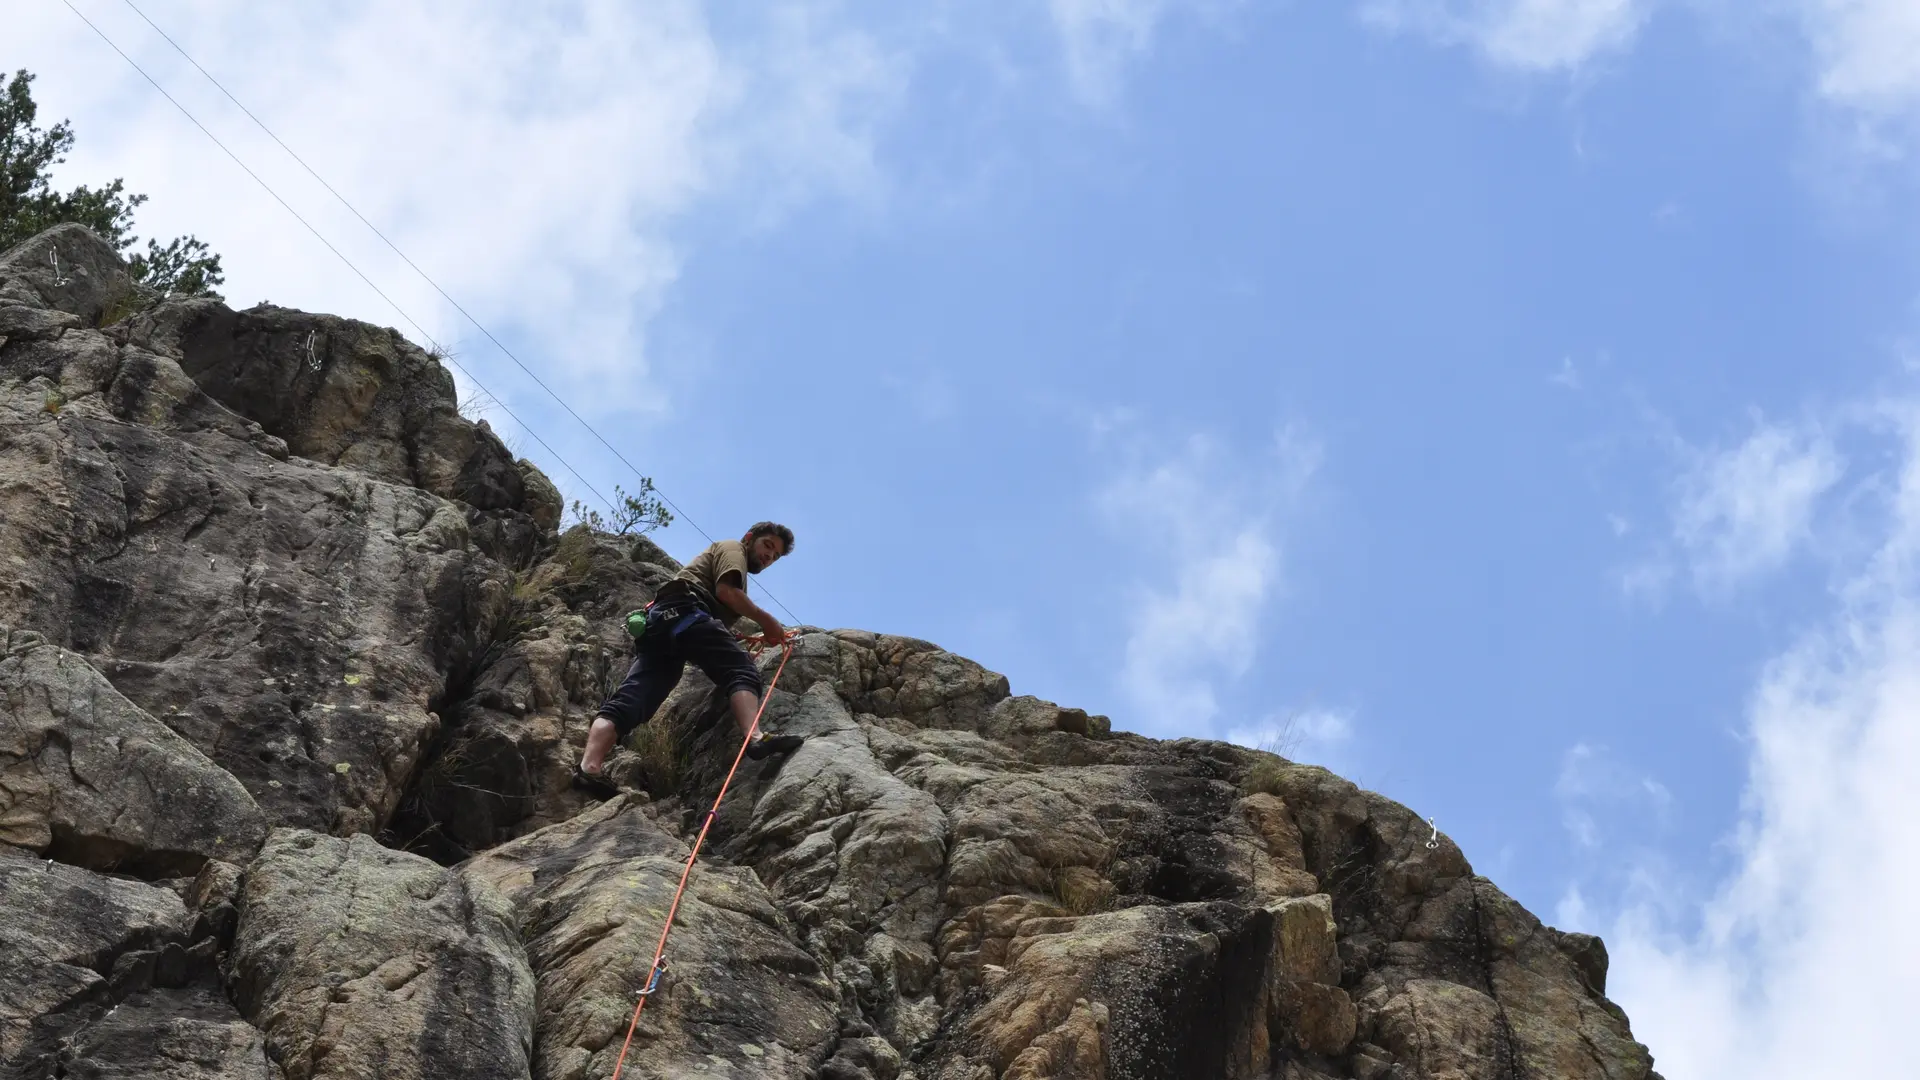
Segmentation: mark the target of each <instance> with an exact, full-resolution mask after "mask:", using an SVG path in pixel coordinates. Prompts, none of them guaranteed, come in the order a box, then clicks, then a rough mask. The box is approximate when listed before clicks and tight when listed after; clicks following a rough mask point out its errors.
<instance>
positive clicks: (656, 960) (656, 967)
mask: <svg viewBox="0 0 1920 1080" xmlns="http://www.w3.org/2000/svg"><path fill="white" fill-rule="evenodd" d="M740 640H741V641H743V642H745V643H746V644H747V646H748V649H749V651H750V652H753V653H756V654H757V653H759V652H760V651H761V650H763V649H765V648H767V647H768V646H769V645H772V644H773V642H771V641H768V640H767V639H766V638H765V637H764V636H759V635H756V636H753V637H743V638H741V639H740ZM792 657H793V637H792V635H788V637H787V638H786V640H784V641H782V642H780V666H779V667H777V668H775V669H774V672H773V678H772V679H771V680H770V681H768V683H767V693H766V696H764V697H762V698H761V699H760V707H759V708H758V709H756V710H754V714H753V723H752V724H751V725H750V726H749V727H748V729H747V737H746V738H745V739H742V740H741V742H740V749H739V750H737V751H735V752H734V755H733V767H732V768H730V769H728V770H727V778H726V779H725V780H722V781H721V782H720V794H718V795H715V796H714V797H713V807H712V809H710V810H708V811H707V816H706V820H704V821H702V822H701V823H700V835H698V836H696V837H694V839H693V849H692V850H691V851H689V852H687V865H686V866H685V867H683V868H681V870H680V884H679V886H678V887H677V888H675V889H674V890H673V903H672V904H671V905H670V906H668V908H667V924H666V925H665V926H663V927H661V928H660V943H659V944H658V945H656V946H655V947H654V950H653V965H652V966H651V967H649V968H648V969H647V985H646V988H645V989H644V990H640V991H638V992H637V996H638V997H639V999H640V1001H639V1003H638V1004H636V1005H634V1007H633V1019H632V1020H631V1021H630V1022H629V1023H628V1024H627V1037H626V1040H625V1041H624V1042H622V1043H621V1044H620V1057H619V1059H618V1060H616V1061H615V1062H614V1065H613V1080H620V1073H621V1072H622V1071H623V1070H624V1069H625V1068H626V1065H627V1050H628V1048H630V1047H631V1046H632V1045H633V1033H634V1031H635V1030H636V1029H637V1028H639V1026H640V1013H641V1011H642V1010H643V1009H645V1008H646V1007H647V999H648V998H650V997H652V996H653V995H654V994H655V993H657V992H658V991H659V990H660V977H661V976H663V975H665V974H666V973H667V936H668V935H669V934H672V933H673V920H674V917H675V916H677V915H679V914H680V900H681V897H683V896H685V895H686V892H687V879H688V878H689V877H691V876H693V863H694V860H695V859H698V858H699V857H700V845H702V844H704V843H706V841H707V830H709V829H711V828H713V819H714V818H715V817H716V816H717V815H718V814H719V813H720V801H721V800H722V799H725V798H726V797H727V789H728V788H729V787H732V786H733V777H734V774H735V773H738V772H739V771H740V761H741V759H743V758H745V757H746V756H747V747H748V746H750V745H752V744H753V737H754V736H755V735H757V734H759V732H760V717H761V716H762V715H764V714H765V713H766V711H767V702H769V701H772V700H773V688H774V687H775V686H778V685H779V683H780V673H781V672H783V671H785V670H787V661H788V660H789V659H791V658H792Z"/></svg>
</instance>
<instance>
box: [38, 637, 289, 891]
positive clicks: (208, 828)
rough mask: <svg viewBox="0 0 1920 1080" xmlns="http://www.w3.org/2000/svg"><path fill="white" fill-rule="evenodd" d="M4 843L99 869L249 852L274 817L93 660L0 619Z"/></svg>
mask: <svg viewBox="0 0 1920 1080" xmlns="http://www.w3.org/2000/svg"><path fill="white" fill-rule="evenodd" d="M0 712H4V713H5V714H6V721H7V722H6V725H5V726H3V727H0V843H6V844H12V845H14V846H16V847H21V848H25V849H27V850H29V851H32V852H34V853H36V854H49V855H52V856H53V857H54V858H57V859H59V860H61V861H63V862H69V863H74V864H76V865H79V866H90V867H96V868H100V869H129V870H137V871H143V872H147V873H151V874H183V873H192V872H195V871H197V870H199V869H200V867H201V865H202V864H204V863H205V862H206V860H208V859H209V858H222V857H227V858H246V857H247V856H249V855H250V854H252V852H253V850H254V849H255V848H257V847H258V846H259V845H260V841H261V839H262V838H263V837H264V836H265V835H266V826H265V823H264V822H263V820H262V818H261V815H260V808H259V807H258V806H256V805H254V802H253V799H252V797H250V796H249V795H248V794H247V790H246V788H244V787H242V786H241V785H240V782H239V781H237V780H235V779H234V778H233V775H232V774H231V773H229V772H227V771H226V770H225V769H222V768H220V767H219V766H217V765H215V764H214V763H213V762H211V761H209V760H207V758H206V756H205V755H203V754H201V753H200V751H199V750H197V749H195V748H194V746H193V744H191V743H189V742H187V741H186V740H185V739H183V738H181V737H180V736H178V735H176V734H174V733H173V731H172V730H170V729H169V728H168V727H167V726H166V725H164V724H162V723H160V722H159V721H157V720H155V719H154V718H153V717H151V716H148V715H147V714H146V713H144V712H142V711H141V710H140V709H139V708H138V707H136V706H135V705H134V704H133V703H132V702H130V701H128V700H127V699H126V698H124V697H122V696H120V694H119V692H118V691H116V690H114V688H113V686H112V685H111V684H110V683H108V682H107V680H106V679H104V678H102V677H101V675H100V673H99V672H98V671H96V670H94V668H93V666H92V665H91V664H88V663H87V662H86V661H85V660H84V659H82V658H81V657H79V656H76V655H75V654H73V653H70V652H68V651H66V650H65V649H60V648H56V647H54V646H52V645H49V644H47V643H46V641H44V640H43V639H42V638H41V637H40V636H39V635H38V634H32V633H26V632H15V631H9V630H7V629H6V628H5V627H0Z"/></svg>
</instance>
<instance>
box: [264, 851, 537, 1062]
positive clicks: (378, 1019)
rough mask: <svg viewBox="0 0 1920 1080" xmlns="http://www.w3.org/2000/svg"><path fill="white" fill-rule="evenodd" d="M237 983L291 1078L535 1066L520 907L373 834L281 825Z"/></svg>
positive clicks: (271, 1050)
mask: <svg viewBox="0 0 1920 1080" xmlns="http://www.w3.org/2000/svg"><path fill="white" fill-rule="evenodd" d="M239 906H240V923H239V929H238V930H237V932H236V933H235V935H234V943H233V953H232V958H231V969H230V989H231V992H232V994H233V997H234V1001H235V1002H236V1003H237V1004H238V1005H239V1007H240V1011H241V1012H242V1013H243V1014H245V1016H246V1017H247V1019H249V1020H251V1021H252V1022H253V1023H254V1024H256V1025H258V1026H259V1028H260V1030H261V1031H262V1032H263V1033H264V1034H265V1037H266V1044H267V1048H268V1052H269V1054H270V1055H271V1056H272V1057H273V1059H274V1060H275V1061H278V1062H279V1063H280V1064H281V1066H282V1067H283V1068H284V1069H285V1070H286V1075H287V1080H322V1078H333V1077H341V1078H345V1077H362V1076H385V1077H392V1078H394V1080H407V1078H412V1077H419V1078H422V1080H432V1078H439V1077H471V1078H476V1080H479V1078H486V1077H516V1076H525V1075H527V1068H528V1058H529V1055H530V1054H531V1053H532V1049H533V979H532V977H531V975H530V974H529V972H528V970H527V962H526V957H525V954H524V953H523V952H522V950H521V946H520V941H519V939H518V937H517V936H516V934H515V933H514V929H513V926H512V923H511V921H510V918H509V913H508V912H506V911H505V910H503V909H502V908H500V907H499V905H497V904H495V903H492V902H491V901H490V897H489V896H488V895H485V894H476V893H474V892H473V891H472V890H470V889H469V888H467V885H466V882H465V880H464V879H463V878H462V877H461V876H460V875H458V874H455V873H452V872H450V871H448V870H446V869H445V868H443V867H441V866H439V865H437V864H435V863H432V862H429V861H428V860H426V859H423V858H421V857H419V856H417V855H409V854H407V853H406V852H402V851H394V850H392V849H391V848H385V847H381V846H380V845H379V844H377V843H374V841H373V840H372V838H371V837H368V836H365V835H359V836H354V837H352V838H350V839H341V838H339V837H331V836H321V835H318V834H316V833H311V832H306V831H303V830H282V831H279V832H276V833H274V835H273V837H272V838H271V839H270V840H269V841H268V843H267V845H266V846H265V847H264V848H263V849H262V850H261V852H260V856H259V858H257V859H255V860H254V862H253V864H252V866H251V867H249V868H248V870H247V875H246V884H245V886H244V887H243V888H242V890H241V892H240V897H239Z"/></svg>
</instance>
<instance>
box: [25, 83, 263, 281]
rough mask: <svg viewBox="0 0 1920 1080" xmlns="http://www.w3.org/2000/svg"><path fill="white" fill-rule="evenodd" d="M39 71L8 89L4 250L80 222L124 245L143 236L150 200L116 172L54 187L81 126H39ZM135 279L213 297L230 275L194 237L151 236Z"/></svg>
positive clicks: (135, 265) (134, 262) (135, 264)
mask: <svg viewBox="0 0 1920 1080" xmlns="http://www.w3.org/2000/svg"><path fill="white" fill-rule="evenodd" d="M32 82H33V76H32V75H30V74H28V73H27V72H25V71H18V72H15V73H14V76H13V78H12V79H11V80H8V81H7V82H6V84H5V86H4V87H3V88H0V251H5V250H7V249H8V248H11V247H13V246H14V245H15V244H19V243H21V242H23V241H26V240H30V239H32V238H33V237H34V236H36V235H38V234H40V233H42V232H45V231H46V230H48V229H51V228H53V227H54V226H55V225H63V224H66V223H68V222H74V223H77V224H80V225H85V226H86V227H87V228H89V229H92V230H93V231H94V232H96V233H99V234H100V235H101V236H103V237H105V238H106V240H107V242H108V243H110V244H112V245H113V246H114V248H115V249H117V250H119V251H122V252H124V251H126V250H127V249H128V248H131V247H132V246H134V244H136V243H137V242H138V238H137V237H135V236H134V235H133V212H134V210H135V209H136V208H138V207H139V206H140V204H141V203H144V202H146V201H147V197H146V196H145V195H133V194H128V192H127V188H126V184H125V183H124V182H123V181H121V180H119V179H118V178H116V179H115V180H114V181H113V182H112V183H109V184H107V185H105V186H103V187H98V188H90V187H87V186H86V185H84V184H82V185H81V186H79V187H76V188H74V189H73V190H72V191H68V192H64V193H63V192H60V191H56V190H54V188H53V184H52V181H51V177H50V176H49V173H50V171H51V170H52V168H53V166H55V165H58V164H60V163H61V162H63V161H65V160H66V159H67V151H69V150H71V149H73V129H72V127H71V126H69V125H68V123H67V122H66V121H65V120H62V121H60V122H59V123H57V124H55V125H53V126H52V127H50V128H39V127H35V126H34V121H35V120H36V119H37V118H38V115H39V111H40V110H39V106H37V105H35V104H34V101H33V94H32V92H31V84H32ZM128 264H129V268H130V269H131V270H132V272H133V280H134V282H135V284H138V285H140V286H141V287H143V288H145V289H148V290H151V292H152V293H153V294H155V295H156V296H158V297H165V296H211V297H214V298H215V299H218V298H219V296H220V294H219V293H217V292H215V291H214V289H215V288H216V287H217V286H219V285H220V283H221V282H223V281H225V280H226V275H225V274H224V273H222V272H221V270H220V256H218V255H216V254H214V253H213V252H211V251H209V250H208V249H207V245H206V244H205V243H202V242H201V241H200V240H198V239H196V238H194V237H192V236H182V237H177V238H175V239H174V240H173V241H171V242H169V243H167V244H165V245H161V244H160V243H158V242H156V241H153V240H148V241H147V252H146V254H144V255H134V256H133V257H132V258H131V259H129V260H128Z"/></svg>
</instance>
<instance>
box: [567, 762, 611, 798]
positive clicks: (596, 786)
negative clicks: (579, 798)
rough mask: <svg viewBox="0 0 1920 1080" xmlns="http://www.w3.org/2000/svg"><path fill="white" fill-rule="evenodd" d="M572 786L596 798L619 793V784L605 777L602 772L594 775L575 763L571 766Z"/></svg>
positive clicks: (609, 796) (608, 796)
mask: <svg viewBox="0 0 1920 1080" xmlns="http://www.w3.org/2000/svg"><path fill="white" fill-rule="evenodd" d="M573 786H574V788H575V790H578V791H584V792H586V793H587V794H589V795H591V796H593V797H594V798H596V799H611V798H613V797H614V796H615V795H618V794H620V787H619V785H617V784H615V783H614V782H613V781H611V780H609V779H607V778H606V776H605V775H604V774H601V775H595V774H593V773H590V772H586V771H585V770H583V769H581V768H580V766H579V765H577V764H576V765H575V766H574V767H573Z"/></svg>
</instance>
